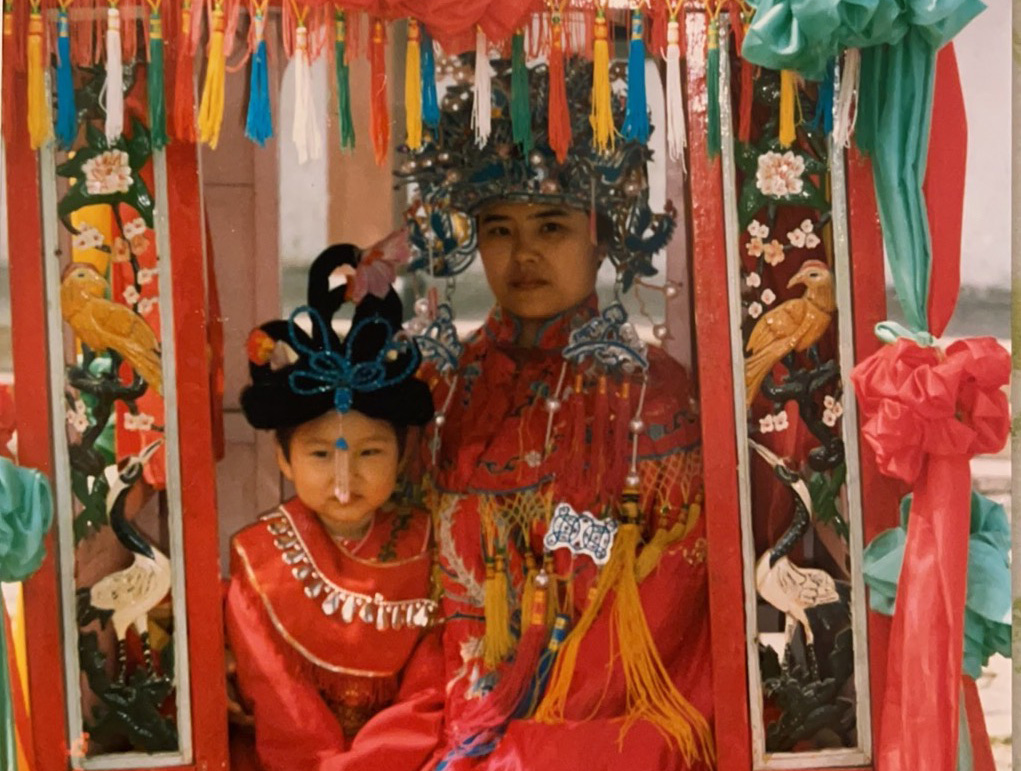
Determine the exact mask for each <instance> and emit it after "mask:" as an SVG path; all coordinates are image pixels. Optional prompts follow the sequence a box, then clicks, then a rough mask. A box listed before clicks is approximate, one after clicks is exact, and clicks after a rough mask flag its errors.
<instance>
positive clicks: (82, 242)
mask: <svg viewBox="0 0 1021 771" xmlns="http://www.w3.org/2000/svg"><path fill="white" fill-rule="evenodd" d="M102 245H103V234H102V233H100V232H99V230H98V229H96V228H95V227H94V226H92V225H89V224H85V225H82V226H81V227H80V228H79V229H78V235H76V236H75V237H74V238H72V239H71V246H72V248H74V249H96V248H98V247H100V246H102Z"/></svg>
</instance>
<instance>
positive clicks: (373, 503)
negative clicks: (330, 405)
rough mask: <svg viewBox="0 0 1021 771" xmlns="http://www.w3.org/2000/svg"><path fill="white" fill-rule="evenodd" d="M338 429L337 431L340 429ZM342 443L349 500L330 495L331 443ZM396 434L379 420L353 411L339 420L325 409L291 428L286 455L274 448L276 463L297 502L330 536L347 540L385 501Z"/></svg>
mask: <svg viewBox="0 0 1021 771" xmlns="http://www.w3.org/2000/svg"><path fill="white" fill-rule="evenodd" d="M342 427H343V430H341V428H342ZM339 438H343V439H344V441H346V442H347V447H348V449H347V455H348V464H349V466H348V467H349V475H350V499H349V500H348V501H347V502H346V503H341V502H340V501H339V500H338V499H337V496H336V493H335V490H336V463H335V458H336V452H337V450H336V444H337V440H338V439H339ZM399 456H400V452H399V449H398V442H397V434H396V432H395V431H394V428H393V426H391V425H390V424H389V423H388V422H386V421H385V420H376V419H375V418H370V417H368V416H366V415H363V414H362V413H360V412H356V411H354V410H352V411H350V412H348V413H346V414H345V415H344V417H343V422H342V421H341V418H340V415H339V413H337V412H334V411H332V410H331V411H330V412H327V413H326V414H325V415H321V416H320V417H318V418H316V419H315V420H310V421H308V422H307V423H302V424H301V425H300V426H298V427H297V428H296V429H295V430H294V434H293V435H292V436H291V440H290V452H289V453H287V454H285V453H284V452H283V448H281V447H280V446H279V445H278V446H277V462H278V464H279V465H280V470H281V471H282V472H283V474H284V476H285V477H287V478H288V479H289V480H291V482H293V483H294V490H295V492H296V493H297V494H298V498H300V499H301V502H302V503H304V504H305V505H306V506H308V507H309V508H310V509H312V510H313V511H314V512H315V513H316V514H318V515H319V519H320V521H321V522H322V523H323V525H325V526H326V529H327V530H329V531H330V532H331V533H333V534H334V535H337V536H340V537H344V538H346V537H349V536H350V534H351V533H353V532H358V531H359V530H360V529H362V528H364V526H365V524H367V522H368V521H369V518H370V517H371V516H372V515H373V513H374V512H375V511H376V509H378V508H379V507H380V506H382V505H383V504H384V503H386V501H387V500H388V499H389V498H390V494H391V493H392V492H393V489H394V485H395V484H396V481H397V471H398V467H399V461H400V457H399Z"/></svg>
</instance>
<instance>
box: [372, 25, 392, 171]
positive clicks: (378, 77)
mask: <svg viewBox="0 0 1021 771" xmlns="http://www.w3.org/2000/svg"><path fill="white" fill-rule="evenodd" d="M369 66H370V70H371V73H370V80H371V86H370V87H371V90H372V104H371V107H370V111H371V114H372V115H371V121H372V148H373V150H374V151H375V155H376V165H377V166H382V165H384V164H385V163H386V157H387V154H388V153H389V152H390V105H389V100H388V98H387V84H386V36H385V30H384V29H383V22H382V21H381V20H379V19H375V20H374V21H373V22H372V42H371V43H370V44H369Z"/></svg>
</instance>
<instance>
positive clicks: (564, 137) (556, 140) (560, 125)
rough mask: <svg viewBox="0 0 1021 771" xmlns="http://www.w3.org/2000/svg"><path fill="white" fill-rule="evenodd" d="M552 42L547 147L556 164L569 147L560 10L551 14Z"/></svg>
mask: <svg viewBox="0 0 1021 771" xmlns="http://www.w3.org/2000/svg"><path fill="white" fill-rule="evenodd" d="M551 23H552V29H551V37H552V42H551V45H550V55H549V146H550V149H551V150H553V153H554V154H555V155H556V157H557V162H558V163H563V162H564V161H565V160H566V159H567V150H568V148H570V146H571V113H570V111H569V109H568V106H567V80H566V76H565V74H564V30H563V25H562V23H561V9H560V8H555V9H554V10H553V13H552V19H551Z"/></svg>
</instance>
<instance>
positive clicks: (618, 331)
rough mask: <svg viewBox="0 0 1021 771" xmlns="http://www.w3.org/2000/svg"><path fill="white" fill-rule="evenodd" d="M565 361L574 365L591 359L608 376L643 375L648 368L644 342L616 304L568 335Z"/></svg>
mask: <svg viewBox="0 0 1021 771" xmlns="http://www.w3.org/2000/svg"><path fill="white" fill-rule="evenodd" d="M564 358H565V359H567V360H568V361H572V362H574V363H575V364H581V363H582V361H583V360H585V359H587V358H592V359H593V360H594V361H595V362H596V364H597V365H598V366H600V367H601V368H602V369H605V370H608V371H611V372H615V371H618V370H622V371H624V372H626V373H632V372H634V371H636V370H640V371H643V372H644V371H645V370H647V369H648V368H649V359H648V357H647V355H646V345H645V342H644V341H643V340H642V339H641V338H640V337H639V336H638V332H636V331H635V328H634V326H633V325H632V324H631V322H630V321H628V316H627V311H625V310H624V306H623V305H621V304H620V303H619V302H615V303H613V304H612V305H610V306H609V307H608V308H607V309H606V310H604V311H603V312H602V313H601V314H599V315H598V316H595V317H593V318H592V319H590V320H589V321H588V322H586V323H585V324H584V325H582V326H580V327H578V328H577V329H576V330H574V331H573V332H572V333H571V338H570V340H569V341H568V343H567V347H566V348H564Z"/></svg>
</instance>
